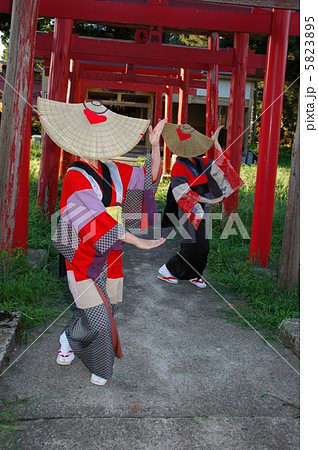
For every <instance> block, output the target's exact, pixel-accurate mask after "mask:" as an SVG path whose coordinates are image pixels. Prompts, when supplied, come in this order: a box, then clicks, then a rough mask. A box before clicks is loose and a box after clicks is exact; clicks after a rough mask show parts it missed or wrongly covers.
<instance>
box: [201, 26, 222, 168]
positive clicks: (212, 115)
mask: <svg viewBox="0 0 318 450" xmlns="http://www.w3.org/2000/svg"><path fill="white" fill-rule="evenodd" d="M208 42H209V49H210V50H219V49H220V36H219V33H212V35H211V36H209V41H208ZM218 100H219V65H218V64H214V66H213V68H212V69H210V70H208V71H207V80H206V113H205V134H206V135H207V136H209V137H211V134H212V132H214V131H215V130H216V129H217V127H218V124H219V117H218V116H219V111H218V109H219V101H218ZM206 157H207V158H209V159H213V158H214V149H213V147H212V148H211V149H210V150H208V151H207V152H206Z"/></svg>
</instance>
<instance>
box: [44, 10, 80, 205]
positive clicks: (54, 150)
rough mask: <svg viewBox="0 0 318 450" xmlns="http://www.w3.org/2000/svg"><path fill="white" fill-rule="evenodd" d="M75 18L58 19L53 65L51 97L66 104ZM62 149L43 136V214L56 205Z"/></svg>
mask: <svg viewBox="0 0 318 450" xmlns="http://www.w3.org/2000/svg"><path fill="white" fill-rule="evenodd" d="M73 25H74V20H73V19H58V18H56V19H55V22H54V32H53V34H54V38H53V46H52V54H51V63H50V75H49V86H48V98H49V99H50V100H57V101H61V102H65V101H66V94H67V88H68V79H69V67H70V49H71V38H72V31H73ZM60 154H61V150H60V148H59V147H58V146H57V145H56V144H55V143H54V142H53V141H52V140H51V139H50V138H49V137H48V135H47V134H45V135H44V139H43V151H42V159H41V166H40V175H39V184H38V206H39V208H42V210H43V212H44V214H53V212H54V210H55V204H56V196H57V185H58V173H59V165H60Z"/></svg>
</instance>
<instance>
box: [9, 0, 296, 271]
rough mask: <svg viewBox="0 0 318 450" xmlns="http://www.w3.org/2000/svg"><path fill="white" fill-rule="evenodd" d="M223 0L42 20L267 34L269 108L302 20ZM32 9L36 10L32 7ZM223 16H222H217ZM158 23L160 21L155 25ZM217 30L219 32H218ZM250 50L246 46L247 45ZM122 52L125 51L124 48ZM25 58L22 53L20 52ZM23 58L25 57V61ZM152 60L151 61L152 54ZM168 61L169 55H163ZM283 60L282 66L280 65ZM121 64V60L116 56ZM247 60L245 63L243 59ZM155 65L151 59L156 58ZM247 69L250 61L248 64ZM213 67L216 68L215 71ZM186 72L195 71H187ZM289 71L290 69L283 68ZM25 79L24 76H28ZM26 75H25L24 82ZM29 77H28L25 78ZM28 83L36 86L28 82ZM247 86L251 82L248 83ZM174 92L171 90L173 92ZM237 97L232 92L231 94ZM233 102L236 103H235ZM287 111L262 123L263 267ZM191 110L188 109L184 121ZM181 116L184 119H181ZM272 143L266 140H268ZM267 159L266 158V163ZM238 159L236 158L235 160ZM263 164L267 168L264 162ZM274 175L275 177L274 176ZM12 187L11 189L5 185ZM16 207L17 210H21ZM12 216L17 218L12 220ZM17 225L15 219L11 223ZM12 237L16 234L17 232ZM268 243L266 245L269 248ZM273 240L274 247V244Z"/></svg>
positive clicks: (47, 3) (46, 9) (69, 12)
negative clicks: (272, 80)
mask: <svg viewBox="0 0 318 450" xmlns="http://www.w3.org/2000/svg"><path fill="white" fill-rule="evenodd" d="M218 2H219V0H216V1H214V3H213V4H211V3H209V2H203V3H198V2H191V1H188V2H187V5H186V6H187V7H184V6H178V3H177V2H176V1H174V0H171V1H169V4H168V2H167V1H165V0H161V1H159V0H149V1H148V3H147V4H142V5H141V4H136V3H133V4H131V3H130V4H129V3H126V2H116V3H113V2H112V1H110V2H102V1H93V0H90V1H89V2H88V1H87V0H78V1H77V2H76V5H74V3H73V2H69V3H65V2H62V1H59V0H41V2H40V5H38V2H37V6H39V14H40V15H42V16H48V17H59V18H61V17H64V18H66V19H71V20H72V19H77V20H85V21H91V22H100V21H103V22H107V23H118V24H138V25H150V24H152V23H153V22H154V21H155V22H156V24H159V23H160V25H161V26H163V27H165V28H166V29H176V28H180V29H182V30H184V29H186V30H193V29H194V24H195V31H196V32H200V30H202V31H204V32H207V31H210V32H213V31H216V30H217V31H228V32H229V31H230V32H234V33H237V34H236V40H237V41H239V40H240V39H239V38H240V36H239V34H240V33H264V34H269V35H270V39H269V42H268V50H269V51H268V53H267V65H266V74H265V88H264V94H265V93H267V94H266V97H265V96H264V105H263V107H264V108H265V104H269V102H270V100H269V99H275V100H276V98H274V97H275V95H276V94H277V93H279V94H281V92H282V91H283V83H284V72H285V70H282V65H281V62H282V61H286V49H287V43H288V35H289V34H290V35H299V14H298V13H295V12H293V13H291V12H290V11H284V10H277V9H276V10H275V9H274V10H266V9H262V8H250V7H244V6H237V7H233V6H231V8H228V7H226V5H225V6H224V5H216V3H218ZM227 2H228V3H234V2H233V0H227ZM11 3H12V2H11V1H10V0H3V1H2V5H1V6H0V10H1V12H11ZM21 3H23V2H22V1H21V0H13V5H15V4H21ZM235 3H236V4H240V5H244V4H245V5H246V4H251V2H250V1H249V0H238V1H236V2H235ZM255 3H256V2H255V1H254V0H253V2H252V4H253V5H255ZM258 3H259V4H260V5H261V6H272V7H277V6H278V7H283V8H286V6H287V7H290V8H291V9H299V4H298V2H295V1H294V2H293V1H292V0H290V1H288V0H284V1H280V0H272V1H268V2H266V1H265V0H260V1H259V2H258ZM32 6H34V5H33V4H32ZM189 6H193V7H195V9H193V8H190V7H189ZM35 11H36V8H34V7H33V10H31V8H30V9H29V11H28V13H27V14H26V16H25V17H24V20H25V19H28V21H30V20H32V19H33V18H34V17H33V16H34V14H36V12H35ZM221 11H222V14H216V12H218V13H220V12H221ZM154 18H155V19H154ZM26 24H27V20H25V23H24V22H23V21H22V23H20V34H21V35H23V34H24V32H26V30H27V26H25V27H24V25H26ZM212 27H213V28H212ZM30 45H31V48H33V46H34V41H33V39H30ZM245 45H246V44H245ZM118 48H119V47H118ZM238 50H240V51H241V52H243V47H241V48H237V49H236V56H237V54H238V53H239V51H238ZM18 53H19V52H18ZM20 54H21V52H20ZM21 56H22V55H21ZM148 56H149V57H150V56H151V55H149V54H148ZM161 57H163V58H164V54H162V55H161ZM278 57H280V59H279V61H280V65H278V64H276V61H277V60H278ZM114 58H115V56H114ZM243 59H244V58H243ZM150 61H151V58H150ZM194 63H199V61H195V62H194ZM211 64H216V63H215V62H212V61H210V66H209V67H208V69H210V67H211ZM239 64H242V61H241V62H238V63H237V68H239ZM243 64H245V66H246V60H245V61H244V62H243ZM29 65H31V66H32V65H33V64H32V52H31V64H29ZM212 67H213V66H212ZM183 68H185V69H187V68H190V67H187V66H186V65H184V67H183ZM283 69H284V67H283ZM278 71H280V73H281V74H283V76H280V77H279V76H278V73H277V72H278ZM23 74H24V73H23ZM23 74H20V75H21V76H23ZM269 74H271V75H273V76H274V78H275V80H276V83H275V87H274V88H272V84H273V83H271V84H270V83H269ZM25 76H26V77H27V74H26V73H25ZM27 81H29V82H30V81H31V80H30V79H28V78H27ZM244 83H245V82H244ZM170 89H171V87H170ZM231 91H232V90H231ZM230 101H231V99H230ZM281 106H282V99H281V97H280V99H279V100H277V101H275V103H274V107H272V108H270V109H271V111H270V113H269V114H268V115H267V116H266V120H264V121H263V120H262V125H263V122H264V126H263V127H262V128H261V138H260V149H259V161H260V162H259V166H258V173H260V172H261V171H262V173H271V175H272V176H271V177H270V179H269V181H268V183H267V186H266V189H267V191H266V192H267V195H266V197H265V198H262V196H261V195H258V196H257V198H258V200H257V198H256V200H255V209H254V218H253V230H252V242H251V254H250V259H252V260H254V261H256V262H258V263H260V264H262V265H266V264H267V259H268V255H269V248H270V239H268V236H270V235H271V227H272V216H273V208H272V206H273V201H272V200H273V198H274V193H275V179H276V166H277V155H278V144H279V135H278V136H277V124H278V123H279V122H280V116H281ZM184 111H185V109H183V115H184V114H185V113H184ZM180 114H181V113H180ZM272 128H274V129H275V133H268V132H269V130H270V129H272ZM267 135H269V138H268V139H267V145H265V144H266V142H265V141H266V139H264V138H262V136H265V137H267ZM268 149H271V158H272V157H273V153H275V155H274V156H276V158H274V161H273V158H272V159H271V158H270V157H269V156H268V151H269V150H268ZM262 155H264V156H263V157H262ZM231 156H232V155H231ZM26 159H27V155H26V154H25V160H26ZM261 161H263V162H261ZM20 172H21V164H20V165H19V170H18V171H17V177H18V180H20ZM273 174H274V176H273ZM261 183H264V180H262V178H261V177H260V176H259V175H258V178H257V186H256V192H258V191H260V189H261V190H262V188H264V185H261V186H260V187H259V186H258V185H259V184H261ZM4 187H6V184H4ZM15 205H16V204H15ZM15 205H13V207H12V205H11V211H13V215H14V214H15V209H16V208H15V207H14V206H15ZM262 215H263V216H264V220H263V227H265V228H266V230H267V234H266V239H264V236H262V241H263V243H262V246H260V244H256V245H255V242H256V240H257V239H259V236H260V232H261V230H260V222H262V221H259V220H258V221H257V217H260V216H262ZM11 216H12V214H11ZM7 219H8V218H6V219H5V220H4V221H3V223H2V225H4V227H9V226H10V224H9V221H8V220H7ZM11 219H12V217H11ZM11 231H12V229H11ZM9 234H10V233H9ZM12 240H13V239H12V234H11V235H10V239H9V241H6V240H5V239H3V237H1V241H0V246H1V248H4V249H6V248H7V249H9V250H10V248H11V247H12ZM265 240H266V242H264V241H265ZM268 240H269V243H268Z"/></svg>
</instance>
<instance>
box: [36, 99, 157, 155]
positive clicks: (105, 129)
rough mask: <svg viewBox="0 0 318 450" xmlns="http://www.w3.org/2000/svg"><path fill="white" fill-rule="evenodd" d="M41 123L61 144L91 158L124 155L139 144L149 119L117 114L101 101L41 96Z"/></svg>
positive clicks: (39, 103) (68, 149) (67, 149)
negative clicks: (80, 101)
mask: <svg viewBox="0 0 318 450" xmlns="http://www.w3.org/2000/svg"><path fill="white" fill-rule="evenodd" d="M37 105H38V112H39V116H40V120H41V124H42V126H43V128H44V130H45V131H46V133H47V134H48V135H49V136H50V138H51V139H52V141H54V142H55V143H56V144H57V145H58V146H59V147H62V148H63V149H64V150H66V151H67V152H69V153H72V154H73V155H76V156H81V157H83V158H87V159H98V160H106V159H110V158H113V157H115V156H119V155H123V154H124V153H127V152H129V151H130V150H132V149H133V148H134V147H135V145H137V144H138V142H139V141H140V139H141V138H142V136H143V135H144V133H145V132H146V130H147V128H148V125H149V120H144V119H136V118H133V117H128V116H123V115H121V114H116V113H114V112H112V111H110V110H109V109H107V108H106V106H104V105H102V104H101V103H99V102H89V103H85V104H84V103H62V102H56V101H53V100H47V99H44V98H41V97H38V104H37Z"/></svg>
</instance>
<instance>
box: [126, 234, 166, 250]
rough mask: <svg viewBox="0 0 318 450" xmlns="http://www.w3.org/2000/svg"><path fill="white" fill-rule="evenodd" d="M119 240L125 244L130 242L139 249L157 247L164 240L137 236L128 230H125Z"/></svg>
mask: <svg viewBox="0 0 318 450" xmlns="http://www.w3.org/2000/svg"><path fill="white" fill-rule="evenodd" d="M120 240H121V241H123V242H125V243H126V244H132V245H134V246H135V247H137V248H140V249H141V250H151V249H152V248H155V247H159V245H162V244H163V243H164V242H165V241H166V240H165V239H164V238H160V239H141V238H139V237H138V236H135V235H134V234H132V233H130V232H129V231H127V232H126V233H125V234H124V235H123V236H122V237H121V238H120Z"/></svg>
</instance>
